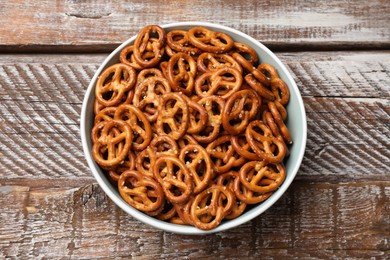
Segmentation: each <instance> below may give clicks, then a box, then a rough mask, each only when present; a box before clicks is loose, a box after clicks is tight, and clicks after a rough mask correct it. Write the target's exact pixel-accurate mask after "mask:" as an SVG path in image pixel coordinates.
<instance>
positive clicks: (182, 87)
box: [167, 52, 197, 95]
mask: <svg viewBox="0 0 390 260" xmlns="http://www.w3.org/2000/svg"><path fill="white" fill-rule="evenodd" d="M196 72H197V68H196V62H195V60H194V59H193V58H192V57H191V56H190V55H188V54H186V53H184V52H179V53H177V54H175V55H173V56H172V57H171V58H170V59H169V62H168V66H167V79H168V81H169V83H170V84H171V87H172V89H174V90H175V91H177V92H183V93H184V94H186V95H191V93H192V90H193V88H194V85H195V76H196Z"/></svg>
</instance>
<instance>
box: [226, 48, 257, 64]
mask: <svg viewBox="0 0 390 260" xmlns="http://www.w3.org/2000/svg"><path fill="white" fill-rule="evenodd" d="M231 53H238V54H240V56H241V57H243V58H244V59H245V60H247V61H248V62H249V63H251V64H252V65H256V64H257V63H258V62H259V57H258V56H257V53H256V51H255V50H254V49H253V48H252V47H250V46H249V45H247V44H245V43H241V42H234V44H233V49H232V50H231Z"/></svg>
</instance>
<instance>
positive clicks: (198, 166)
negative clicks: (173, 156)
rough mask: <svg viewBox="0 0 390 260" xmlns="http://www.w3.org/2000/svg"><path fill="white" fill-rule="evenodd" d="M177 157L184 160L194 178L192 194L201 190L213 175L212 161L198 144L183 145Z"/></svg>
mask: <svg viewBox="0 0 390 260" xmlns="http://www.w3.org/2000/svg"><path fill="white" fill-rule="evenodd" d="M179 159H180V160H181V161H183V162H185V165H186V167H187V168H188V170H189V171H190V175H191V177H192V178H193V180H194V184H195V188H194V191H193V192H194V194H198V193H199V192H201V191H203V190H204V189H205V188H206V187H207V186H208V185H209V184H210V182H211V178H212V176H213V171H214V167H213V163H212V161H211V159H210V156H209V155H208V153H207V152H206V150H205V149H204V148H203V147H202V146H201V145H198V144H189V145H187V146H185V147H184V148H183V149H182V150H181V152H180V155H179Z"/></svg>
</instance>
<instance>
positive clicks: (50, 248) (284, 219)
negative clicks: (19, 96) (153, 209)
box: [0, 181, 390, 259]
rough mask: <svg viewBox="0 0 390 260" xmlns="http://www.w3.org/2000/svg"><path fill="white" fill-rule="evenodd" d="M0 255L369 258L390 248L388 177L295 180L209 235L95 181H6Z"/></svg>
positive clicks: (1, 190) (0, 188) (0, 217)
mask: <svg viewBox="0 0 390 260" xmlns="http://www.w3.org/2000/svg"><path fill="white" fill-rule="evenodd" d="M0 194H1V196H0V202H1V204H2V205H4V204H6V205H8V206H7V207H6V208H3V209H2V210H1V213H0V223H2V225H1V226H0V257H2V258H5V257H15V258H41V257H45V258H53V257H54V258H77V259H80V258H83V259H85V258H97V257H101V258H110V257H116V258H122V257H123V258H126V257H135V258H141V259H150V258H153V259H167V258H168V259H171V258H178V257H180V258H192V259H194V258H197V259H199V258H213V259H226V258H229V259H230V258H231V259H239V258H242V257H245V258H256V259H258V258H259V257H261V258H277V259H280V258H286V257H288V258H299V259H301V258H305V259H306V258H313V257H315V258H321V259H324V258H330V257H337V258H344V257H353V258H369V257H378V259H384V258H385V255H386V254H387V253H388V252H389V250H390V244H389V241H388V238H389V236H390V229H389V227H390V217H389V216H390V199H389V198H390V182H381V183H374V182H366V183H360V184H341V185H340V184H337V185H334V184H311V183H307V182H301V181H297V182H294V184H293V185H292V186H291V187H290V189H289V190H288V192H287V193H286V194H285V195H284V196H283V197H282V198H281V199H280V200H279V201H278V202H277V203H276V204H275V205H274V206H273V207H271V208H270V209H269V210H268V211H267V212H266V213H264V214H262V215H261V216H260V217H258V218H256V219H254V220H252V221H250V222H248V223H246V224H243V225H242V226H240V227H238V228H235V229H231V230H229V231H226V232H221V233H217V234H213V235H207V236H189V235H177V234H172V233H168V232H163V231H159V230H157V229H154V228H151V227H149V226H147V225H144V224H142V223H140V222H138V221H136V220H134V219H133V218H131V217H130V216H129V215H127V214H126V213H124V212H123V211H122V210H120V209H119V208H117V207H116V206H115V205H114V204H113V202H112V201H111V200H110V199H109V198H108V197H107V196H106V195H105V193H104V192H103V191H102V190H101V189H100V188H99V187H98V186H97V184H92V185H87V186H84V187H81V188H66V187H62V188H45V189H40V188H31V187H29V186H0Z"/></svg>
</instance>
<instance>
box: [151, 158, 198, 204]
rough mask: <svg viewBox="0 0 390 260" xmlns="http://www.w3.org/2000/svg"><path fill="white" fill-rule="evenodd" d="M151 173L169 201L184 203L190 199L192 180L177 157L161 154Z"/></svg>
mask: <svg viewBox="0 0 390 260" xmlns="http://www.w3.org/2000/svg"><path fill="white" fill-rule="evenodd" d="M153 174H154V178H155V179H156V180H157V181H158V182H159V183H160V185H161V186H162V188H163V190H164V193H165V197H166V198H167V199H168V200H169V201H170V202H171V203H186V202H187V201H188V200H189V199H190V196H191V194H192V192H193V180H192V178H191V175H190V172H189V170H188V169H187V167H186V166H185V165H184V163H183V162H182V161H180V160H179V159H178V158H176V157H174V156H171V155H163V156H161V157H160V158H158V159H157V160H156V162H155V164H154V167H153Z"/></svg>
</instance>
